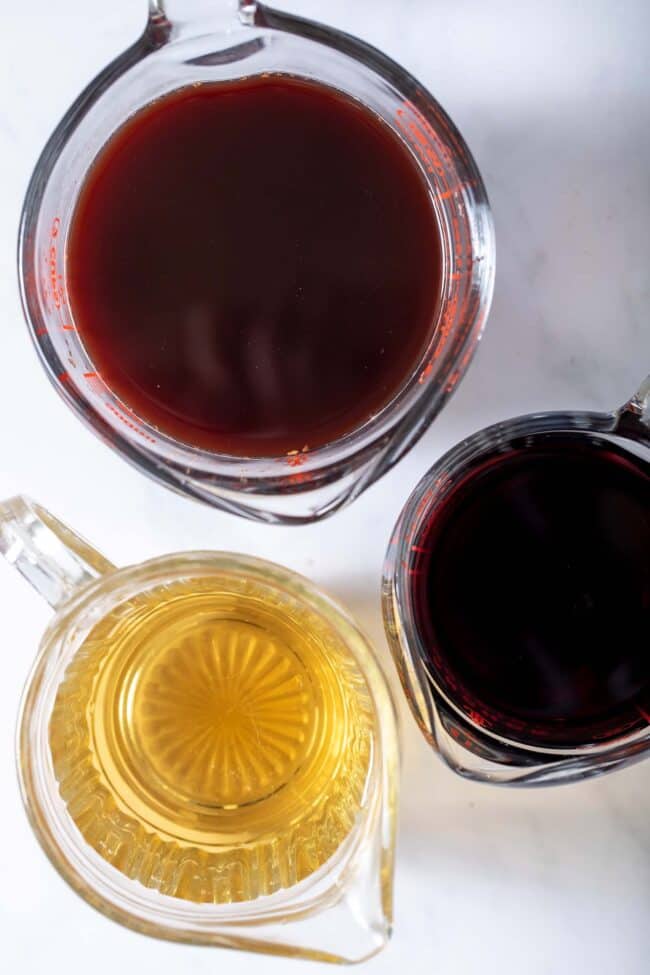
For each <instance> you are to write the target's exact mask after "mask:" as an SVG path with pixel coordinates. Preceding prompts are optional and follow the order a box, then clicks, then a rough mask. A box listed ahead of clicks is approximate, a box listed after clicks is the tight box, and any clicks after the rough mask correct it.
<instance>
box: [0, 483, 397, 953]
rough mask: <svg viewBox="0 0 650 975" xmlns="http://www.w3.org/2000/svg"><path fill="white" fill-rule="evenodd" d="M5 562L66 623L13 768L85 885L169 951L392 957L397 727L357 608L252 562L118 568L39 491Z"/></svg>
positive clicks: (70, 874) (5, 519)
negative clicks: (43, 502) (184, 947)
mask: <svg viewBox="0 0 650 975" xmlns="http://www.w3.org/2000/svg"><path fill="white" fill-rule="evenodd" d="M0 554H2V555H4V556H5V558H6V559H7V560H8V561H9V562H10V563H11V564H13V565H14V566H15V567H16V568H17V569H18V570H19V571H20V572H21V574H22V575H23V576H25V578H26V579H27V580H28V581H29V582H30V583H31V584H32V585H33V586H34V588H35V589H36V590H37V591H38V592H39V593H40V595H41V596H43V597H44V598H45V599H46V600H47V601H48V602H49V603H50V605H51V606H52V607H53V608H54V610H55V611H56V615H55V617H54V619H53V620H52V622H51V624H50V626H49V627H48V629H47V631H46V633H45V634H44V636H43V640H42V642H41V646H40V650H39V653H38V655H37V657H36V660H35V662H34V665H33V668H32V671H31V675H30V678H29V680H28V683H27V687H26V690H25V693H24V697H23V702H22V708H21V715H20V721H19V729H18V738H17V748H18V771H19V778H20V785H21V791H22V795H23V800H24V802H25V807H26V810H27V813H28V815H29V819H30V822H31V825H32V827H33V829H34V831H35V833H36V835H37V837H38V839H39V841H40V843H41V845H42V847H43V849H44V850H45V852H46V854H47V856H48V857H49V859H50V861H51V862H52V864H53V865H54V866H55V867H56V869H57V870H58V871H59V873H60V874H61V876H62V877H63V878H64V879H65V880H66V881H67V882H68V883H69V884H70V885H71V886H72V887H73V889H74V890H76V891H77V893H79V894H80V895H81V896H82V897H83V898H84V899H85V900H86V901H88V903H90V904H91V905H92V906H94V907H96V908H98V909H99V910H101V911H102V912H103V913H105V914H106V915H108V916H109V917H111V918H113V919H114V920H116V921H119V922H121V923H122V924H126V925H127V926H129V927H131V928H133V929H135V930H137V931H140V932H142V933H145V934H149V935H153V936H156V937H161V938H167V939H171V940H174V941H184V942H189V943H193V944H206V945H214V946H220V947H231V948H241V949H244V950H248V951H257V952H266V953H270V954H284V955H288V956H292V957H303V958H311V959H314V960H318V961H329V962H339V963H340V962H356V961H361V960H363V959H365V958H368V957H370V956H372V955H374V954H376V953H377V952H378V951H380V950H381V949H382V948H383V947H384V946H385V944H386V943H387V941H388V938H389V937H390V933H391V928H392V885H393V853H394V844H395V824H396V814H397V792H398V770H399V754H398V751H399V749H398V737H397V725H396V714H395V710H394V705H393V701H392V697H391V693H390V690H389V687H388V684H387V682H386V679H385V677H384V675H383V673H382V670H381V668H380V666H379V664H378V663H377V660H376V658H375V655H374V652H373V650H372V649H371V647H370V645H369V644H368V642H367V641H366V639H365V638H364V637H363V635H362V634H361V633H360V632H359V630H358V629H357V627H356V625H355V624H354V622H353V621H352V620H351V619H350V618H349V617H348V616H347V615H346V614H345V612H344V611H343V610H341V609H340V608H339V607H338V606H337V605H336V604H335V603H333V602H332V601H331V600H329V599H328V598H327V597H326V596H325V595H323V594H322V593H320V592H319V591H318V590H317V589H316V588H315V587H314V586H313V585H312V584H311V583H310V582H309V581H308V580H306V579H304V578H302V577H301V576H298V575H296V574H295V573H292V572H290V571H288V570H287V569H283V568H282V567H281V566H278V565H272V564H270V563H268V562H263V561H261V560H259V559H254V558H249V557H245V556H238V555H232V554H228V553H223V552H221V553H218V552H194V553H181V554H175V555H171V556H166V557H163V558H157V559H153V560H152V561H148V562H144V563H142V564H139V565H135V566H129V567H126V568H122V569H117V568H115V566H113V565H111V563H110V562H108V561H107V560H106V559H105V558H104V557H103V556H102V555H100V554H99V553H98V552H97V551H95V550H94V549H93V548H92V547H91V546H90V545H89V544H88V543H87V542H85V541H84V540H83V539H81V538H80V537H79V536H77V535H76V534H75V533H74V532H73V531H71V530H70V529H69V528H67V527H66V526H65V525H63V524H61V522H59V521H57V519H56V518H54V517H53V516H52V515H51V514H49V513H48V512H47V511H45V510H44V509H43V508H41V507H40V506H39V505H36V504H34V503H32V502H30V501H29V500H27V499H26V498H23V497H17V498H13V499H11V500H9V501H6V502H3V503H1V504H0Z"/></svg>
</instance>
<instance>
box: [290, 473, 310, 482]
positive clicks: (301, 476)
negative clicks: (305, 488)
mask: <svg viewBox="0 0 650 975" xmlns="http://www.w3.org/2000/svg"><path fill="white" fill-rule="evenodd" d="M310 480H311V474H309V473H307V471H301V472H300V473H297V474H290V475H289V482H290V483H291V484H306V483H307V481H310Z"/></svg>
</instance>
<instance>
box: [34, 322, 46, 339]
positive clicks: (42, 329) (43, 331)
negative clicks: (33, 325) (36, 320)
mask: <svg viewBox="0 0 650 975" xmlns="http://www.w3.org/2000/svg"><path fill="white" fill-rule="evenodd" d="M36 334H37V335H38V336H39V337H40V336H41V335H47V329H46V328H45V326H44V325H40V326H39V327H38V328H37V329H36Z"/></svg>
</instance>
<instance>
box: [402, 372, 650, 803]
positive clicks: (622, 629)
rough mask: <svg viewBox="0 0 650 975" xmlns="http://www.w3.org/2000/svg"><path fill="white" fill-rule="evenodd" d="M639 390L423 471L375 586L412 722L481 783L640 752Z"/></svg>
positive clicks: (547, 775)
mask: <svg viewBox="0 0 650 975" xmlns="http://www.w3.org/2000/svg"><path fill="white" fill-rule="evenodd" d="M649 404H650V380H646V383H645V384H644V385H642V387H641V388H640V390H639V391H638V393H637V394H636V395H635V396H634V397H633V398H632V399H631V400H630V401H629V402H628V403H627V404H626V405H625V406H624V407H622V408H621V409H620V410H617V411H615V412H612V413H546V414H538V415H535V416H524V417H521V418H519V419H516V420H510V421H506V422H504V423H500V424H497V425H496V426H493V427H490V428H488V429H485V430H482V431H479V432H478V433H476V434H474V436H472V437H469V438H468V439H467V440H465V441H463V442H462V443H460V444H458V445H457V446H456V447H454V448H453V449H452V450H451V451H449V453H447V454H446V455H445V456H444V457H443V458H441V460H440V461H438V463H437V464H435V466H434V467H433V468H432V469H431V470H430V471H429V472H428V473H427V474H426V475H425V477H424V478H423V479H422V481H421V482H420V484H419V485H418V486H417V487H416V489H415V491H414V492H413V494H412V495H411V497H410V498H409V500H408V502H407V504H406V506H405V508H404V510H403V512H402V514H401V516H400V519H399V521H398V523H397V525H396V528H395V531H394V533H393V537H392V540H391V545H390V548H389V551H388V556H387V562H386V568H385V573H384V589H383V597H384V619H385V625H386V632H387V636H388V639H389V642H390V645H391V650H392V652H393V657H394V659H395V663H396V665H397V668H398V671H399V675H400V678H401V680H402V684H403V686H404V690H405V692H406V694H407V697H408V700H409V704H410V705H411V709H412V711H413V714H414V717H415V718H416V720H417V722H418V724H419V725H420V728H421V730H422V732H423V733H424V735H425V736H426V737H427V739H428V740H429V741H430V743H431V744H432V745H433V746H434V747H435V748H436V749H437V750H438V751H439V753H440V755H441V757H442V758H443V759H444V760H445V761H446V762H447V764H448V765H450V766H451V768H452V769H454V770H455V771H457V772H458V773H459V774H461V775H464V776H466V777H469V778H475V779H479V780H481V781H489V782H499V783H518V784H545V783H549V782H558V781H567V780H570V779H576V778H580V777H582V776H584V775H588V774H594V773H595V772H599V771H604V770H606V769H611V768H614V767H616V766H618V765H621V764H625V763H627V762H629V761H632V760H633V759H634V758H640V757H642V756H643V754H644V753H645V752H647V751H648V749H649V748H650V655H649V654H648V633H649V632H650V463H649V460H648V447H649V446H650V436H649V433H648V427H649V425H648V416H649V410H648V405H649Z"/></svg>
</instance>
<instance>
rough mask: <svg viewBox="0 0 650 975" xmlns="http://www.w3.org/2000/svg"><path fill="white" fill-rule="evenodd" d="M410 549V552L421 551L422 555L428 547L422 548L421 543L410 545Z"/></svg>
mask: <svg viewBox="0 0 650 975" xmlns="http://www.w3.org/2000/svg"><path fill="white" fill-rule="evenodd" d="M411 551H412V552H422V553H423V554H424V555H426V554H427V552H428V549H426V548H422V546H421V545H411Z"/></svg>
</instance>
